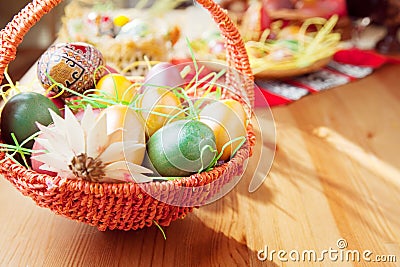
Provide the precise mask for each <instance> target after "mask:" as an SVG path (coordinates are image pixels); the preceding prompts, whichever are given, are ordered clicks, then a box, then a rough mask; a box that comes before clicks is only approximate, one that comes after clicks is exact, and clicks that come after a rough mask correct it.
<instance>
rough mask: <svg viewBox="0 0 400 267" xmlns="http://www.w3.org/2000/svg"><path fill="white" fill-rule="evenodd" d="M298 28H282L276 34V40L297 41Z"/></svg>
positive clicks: (293, 26)
mask: <svg viewBox="0 0 400 267" xmlns="http://www.w3.org/2000/svg"><path fill="white" fill-rule="evenodd" d="M299 31H300V27H299V26H297V25H289V26H286V27H284V28H283V29H281V30H280V31H279V32H278V35H277V37H278V39H280V40H298V39H299Z"/></svg>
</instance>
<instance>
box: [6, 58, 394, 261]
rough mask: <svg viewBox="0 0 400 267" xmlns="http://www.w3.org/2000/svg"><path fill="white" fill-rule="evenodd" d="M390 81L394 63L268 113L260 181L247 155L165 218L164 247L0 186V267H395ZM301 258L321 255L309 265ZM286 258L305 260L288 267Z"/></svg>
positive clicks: (145, 235) (151, 234)
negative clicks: (234, 181) (194, 201)
mask: <svg viewBox="0 0 400 267" xmlns="http://www.w3.org/2000/svg"><path fill="white" fill-rule="evenodd" d="M30 75H31V74H30ZM25 78H26V79H27V77H25ZM399 80H400V65H388V66H384V67H382V68H380V69H378V70H377V71H376V72H375V73H374V74H372V75H371V76H369V77H367V78H365V79H362V80H359V81H356V82H353V83H351V84H347V85H345V86H341V87H337V88H334V89H330V90H327V91H325V92H321V93H319V94H315V95H311V96H307V97H305V98H303V99H301V100H299V101H298V102H295V103H293V104H290V105H288V106H282V107H275V108H273V109H272V112H273V116H274V118H275V126H276V138H277V149H276V154H275V159H274V161H273V165H272V169H271V171H270V172H269V174H268V177H267V179H266V180H265V182H264V183H263V184H262V186H261V187H260V188H259V189H258V190H257V191H256V192H254V193H249V192H248V186H249V183H250V178H251V177H252V176H253V172H254V170H255V167H256V164H257V153H256V155H255V157H253V158H252V160H251V161H250V163H249V166H248V169H247V172H246V175H245V176H244V177H243V179H242V180H241V181H240V182H239V184H238V185H237V187H236V188H235V189H234V190H233V191H231V192H230V193H229V194H228V195H226V196H225V197H224V198H222V199H220V200H219V201H217V202H215V203H212V204H210V205H208V206H205V207H201V208H200V209H198V210H195V211H194V212H193V213H191V214H190V215H188V216H187V217H186V218H185V219H184V220H178V221H175V222H173V223H172V225H171V226H170V227H168V228H165V229H164V230H165V232H166V236H167V239H166V240H164V239H163V235H162V233H161V232H160V230H159V229H157V228H156V227H152V228H149V229H143V230H139V231H130V232H120V231H107V232H99V231H98V230H97V229H96V228H93V227H90V226H87V225H84V224H81V223H76V222H74V221H71V220H69V219H65V218H63V217H60V216H57V215H55V214H53V213H52V212H50V211H49V210H46V209H43V208H39V207H37V206H35V204H34V203H33V201H31V200H30V199H29V198H26V197H24V196H22V195H21V194H20V193H19V192H18V191H17V190H16V189H14V188H13V187H12V186H11V184H10V183H8V182H7V181H6V180H4V179H0V222H1V223H0V237H1V238H0V266H73V265H74V266H114V265H115V266H150V265H153V266H192V265H193V266H220V265H224V266H248V265H251V266H282V265H283V266H353V265H354V266H365V265H366V264H367V262H366V261H365V260H364V259H363V255H364V256H367V257H369V258H370V259H371V260H374V259H375V256H377V255H386V256H387V257H386V259H387V260H394V258H393V257H390V256H389V255H392V256H395V257H396V260H397V266H399V264H400V156H399V152H400V120H399V118H400V90H399ZM256 113H257V114H259V119H260V120H261V121H262V122H263V124H264V125H271V121H269V120H268V119H266V118H264V117H262V110H261V109H258V110H257V111H256ZM271 136H273V132H271V131H269V132H267V131H266V130H264V131H263V140H262V141H259V142H258V148H260V147H261V146H264V149H266V151H270V152H271V148H273V143H271V140H270V138H271ZM345 242H347V247H346V248H344V249H339V247H340V246H342V245H343V244H345ZM267 249H268V255H269V256H268V259H267V260H265V261H261V260H259V259H258V258H263V257H264V258H266V256H265V253H264V254H263V253H261V252H263V251H261V250H264V252H265V251H266V250H267ZM272 250H275V251H279V250H282V251H283V252H280V253H281V254H277V252H276V253H274V254H273V255H272V257H271V255H270V254H271V252H272ZM324 250H326V251H327V252H324ZM334 250H337V254H335V253H334ZM356 250H357V251H358V253H359V255H360V257H361V258H360V262H358V261H357V259H356V258H354V260H353V258H352V257H353V256H352V255H356V253H357V252H356ZM296 251H297V252H298V254H296ZM310 251H315V252H316V253H317V256H318V259H321V255H322V256H324V260H323V261H318V259H317V261H318V262H309V261H308V255H311V260H312V261H313V260H314V259H313V255H312V252H310ZM329 251H330V252H329ZM332 251H333V252H332ZM365 251H366V252H365ZM368 251H370V253H369V252H368ZM284 252H286V254H284ZM329 253H332V255H329ZM346 253H347V254H346ZM341 254H344V255H345V256H346V255H349V254H351V255H349V256H350V258H349V260H350V261H349V262H347V261H342V260H341V259H340V255H341ZM365 254H367V255H365ZM278 255H280V256H281V259H279V258H278ZM296 255H299V256H300V260H301V258H302V257H303V255H304V256H305V258H306V261H300V262H299V261H297V262H293V261H292V260H291V257H296ZM335 255H336V256H335ZM337 256H339V258H338V259H337V260H336V261H335V257H337ZM285 258H286V259H287V260H288V262H283V261H282V260H284V259H285ZM344 260H346V257H344ZM374 266H396V264H394V263H392V264H389V263H385V264H382V263H379V264H375V265H374Z"/></svg>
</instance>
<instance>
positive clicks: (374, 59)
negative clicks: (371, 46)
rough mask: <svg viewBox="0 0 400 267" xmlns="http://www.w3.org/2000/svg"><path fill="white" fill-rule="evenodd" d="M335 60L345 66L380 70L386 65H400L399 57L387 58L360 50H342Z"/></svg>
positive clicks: (337, 53)
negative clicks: (350, 65)
mask: <svg viewBox="0 0 400 267" xmlns="http://www.w3.org/2000/svg"><path fill="white" fill-rule="evenodd" d="M333 59H334V60H335V61H337V62H341V63H345V64H352V65H356V66H365V67H372V68H379V67H381V66H382V65H384V64H386V63H400V58H399V57H393V56H386V55H382V54H379V53H377V52H376V51H374V50H360V49H357V48H351V49H347V50H340V51H338V52H336V54H335V55H334V58H333Z"/></svg>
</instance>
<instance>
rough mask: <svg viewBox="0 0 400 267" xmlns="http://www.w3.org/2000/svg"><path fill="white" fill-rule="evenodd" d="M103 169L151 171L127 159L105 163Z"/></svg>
mask: <svg viewBox="0 0 400 267" xmlns="http://www.w3.org/2000/svg"><path fill="white" fill-rule="evenodd" d="M104 170H129V171H130V172H132V173H153V171H152V170H150V169H147V168H145V167H143V166H140V165H137V164H134V163H132V162H127V161H117V162H113V163H111V164H109V165H107V166H106V167H105V169H104Z"/></svg>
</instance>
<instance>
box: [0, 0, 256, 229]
mask: <svg viewBox="0 0 400 267" xmlns="http://www.w3.org/2000/svg"><path fill="white" fill-rule="evenodd" d="M60 2H62V0H33V1H32V2H31V3H29V4H28V5H27V6H26V7H25V8H24V9H22V10H21V11H20V12H19V13H18V14H17V15H16V16H15V17H14V19H13V20H12V21H11V22H10V23H9V24H8V25H7V26H6V28H5V29H3V30H1V32H0V40H1V50H0V82H1V80H2V77H3V73H4V70H5V68H6V67H7V65H8V64H9V62H11V61H12V60H13V59H14V58H15V55H16V49H17V47H18V45H19V44H20V43H21V42H22V39H23V36H24V35H25V34H26V32H27V31H28V30H29V29H30V28H31V27H32V26H33V25H34V24H35V23H36V22H37V21H38V20H39V19H40V18H41V17H42V16H43V15H44V14H46V13H47V12H49V11H50V10H51V9H52V8H53V7H55V6H56V5H57V4H59V3H60ZM197 2H198V3H200V4H201V5H203V6H204V7H205V8H206V9H207V10H208V11H209V12H210V14H211V15H212V17H213V19H214V21H215V22H216V23H217V24H218V26H219V28H220V31H221V33H222V35H223V36H224V39H225V42H226V47H227V58H228V62H227V63H228V66H230V67H231V69H233V70H236V71H237V72H239V73H241V74H243V75H241V76H240V77H242V78H240V79H238V76H237V75H235V71H229V70H228V72H227V77H226V83H227V86H229V87H230V88H232V89H233V91H235V92H237V93H239V94H246V95H245V96H243V97H239V98H240V99H249V102H250V105H251V107H252V106H253V103H254V84H253V75H252V72H251V69H250V66H249V61H248V57H247V54H246V50H245V47H244V44H243V41H242V39H241V37H240V34H239V32H238V30H237V28H236V27H235V25H234V24H233V23H232V21H231V20H230V19H229V17H228V16H227V13H226V12H225V11H224V10H223V9H221V7H220V6H219V5H217V4H216V3H215V2H214V1H212V0H197ZM242 101H244V100H242ZM243 104H245V103H243ZM254 144H255V135H254V132H253V130H252V126H251V124H250V125H249V127H248V130H247V142H246V143H245V144H244V145H243V146H242V147H241V148H240V149H239V150H238V152H237V153H236V154H235V156H234V157H233V158H232V159H231V160H230V161H229V162H227V163H224V164H223V165H220V166H218V167H216V168H214V169H213V170H211V171H209V172H202V173H199V174H194V175H191V176H190V177H185V178H182V179H179V180H173V181H166V182H151V183H145V184H140V185H139V184H136V183H121V184H117V183H115V184H111V183H93V182H88V181H83V180H67V181H62V180H61V178H59V177H51V176H48V175H44V174H39V173H36V172H34V171H32V170H28V169H26V168H25V167H22V166H21V165H18V164H15V163H13V162H12V161H11V160H8V159H4V158H5V155H4V154H1V155H0V159H1V160H2V163H1V164H0V174H2V175H3V176H4V178H5V179H7V180H9V181H10V182H11V183H12V184H13V185H14V186H15V187H16V188H17V189H18V190H19V191H20V192H21V193H22V194H24V195H25V196H29V197H31V198H32V199H33V200H34V201H35V202H36V204H37V205H38V206H41V207H45V208H49V209H50V210H52V211H53V212H55V213H56V214H60V215H63V216H65V217H68V218H70V219H73V220H76V221H79V222H84V223H87V224H89V225H93V226H96V227H97V228H98V229H99V230H101V231H104V230H107V229H120V230H131V229H132V230H136V229H140V228H143V227H148V226H151V225H153V224H158V225H161V226H168V225H169V224H170V223H171V221H174V220H176V219H178V218H183V217H184V216H185V215H186V214H187V213H189V212H191V211H192V210H193V208H194V207H197V206H200V205H201V204H202V203H205V202H207V201H208V200H210V199H211V198H213V197H215V196H216V194H218V192H219V191H220V190H221V188H222V187H223V186H225V185H226V184H228V183H230V182H235V179H234V178H235V177H237V176H238V175H241V174H242V173H243V171H244V164H245V161H246V159H247V158H248V157H250V156H251V151H252V147H253V146H254ZM183 199H184V200H185V201H184V203H185V205H184V206H182V205H178V204H179V203H181V200H183ZM174 200H176V201H174ZM174 203H176V204H177V205H174Z"/></svg>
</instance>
